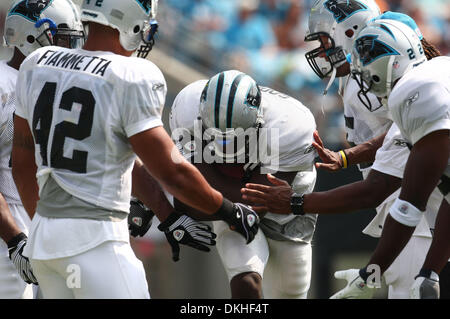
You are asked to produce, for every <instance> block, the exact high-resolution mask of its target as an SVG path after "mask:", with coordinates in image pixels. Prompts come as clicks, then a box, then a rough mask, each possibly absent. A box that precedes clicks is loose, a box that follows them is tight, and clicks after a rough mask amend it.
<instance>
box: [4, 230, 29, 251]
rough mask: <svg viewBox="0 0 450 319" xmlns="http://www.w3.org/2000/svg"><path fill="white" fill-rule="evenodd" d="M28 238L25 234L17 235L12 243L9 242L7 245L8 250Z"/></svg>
mask: <svg viewBox="0 0 450 319" xmlns="http://www.w3.org/2000/svg"><path fill="white" fill-rule="evenodd" d="M26 238H27V235H25V234H24V233H20V234H17V235H16V236H14V237H13V238H12V239H11V240H10V241H8V243H7V245H8V248H11V247H15V246H17V244H18V243H20V241H22V240H23V239H26Z"/></svg>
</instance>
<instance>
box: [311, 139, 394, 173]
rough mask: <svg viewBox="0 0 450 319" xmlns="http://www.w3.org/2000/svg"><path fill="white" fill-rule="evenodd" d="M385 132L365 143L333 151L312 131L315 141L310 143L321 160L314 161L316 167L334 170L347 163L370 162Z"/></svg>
mask: <svg viewBox="0 0 450 319" xmlns="http://www.w3.org/2000/svg"><path fill="white" fill-rule="evenodd" d="M386 133H387V132H386ZM386 133H384V134H381V135H380V136H377V137H375V138H373V139H371V140H370V141H367V142H365V143H362V144H359V145H356V146H354V147H350V148H347V149H345V150H341V151H339V152H334V151H331V150H329V149H327V148H325V147H324V145H323V142H322V139H321V138H320V136H319V133H318V132H317V131H316V132H314V140H315V142H313V143H312V145H313V146H314V148H315V149H316V150H317V153H318V154H319V157H320V160H321V161H322V163H316V168H318V169H324V170H327V171H330V172H334V171H338V170H340V169H342V168H346V167H348V166H349V165H356V164H362V163H371V162H373V161H375V154H376V153H377V150H378V149H379V148H380V147H381V145H383V141H384V137H385V136H386ZM341 152H343V153H344V154H342V153H341Z"/></svg>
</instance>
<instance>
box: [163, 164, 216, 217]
mask: <svg viewBox="0 0 450 319" xmlns="http://www.w3.org/2000/svg"><path fill="white" fill-rule="evenodd" d="M175 165H177V169H176V174H173V175H171V176H170V177H169V178H168V179H167V180H164V181H162V183H163V186H164V188H165V189H166V190H167V191H169V193H171V194H172V195H173V196H174V197H176V198H177V199H178V200H180V201H181V202H183V203H185V204H186V205H188V206H191V207H193V208H195V209H198V210H199V211H201V212H203V213H206V214H209V215H211V214H214V213H215V212H217V211H218V210H219V208H220V206H221V204H222V201H223V196H222V194H221V193H220V192H218V191H217V190H215V189H214V188H212V187H211V186H210V185H209V184H208V182H207V181H206V179H205V178H204V177H203V175H202V174H201V173H200V171H199V170H198V169H196V168H195V167H194V166H193V165H192V164H190V163H188V162H186V161H185V162H183V163H179V164H175Z"/></svg>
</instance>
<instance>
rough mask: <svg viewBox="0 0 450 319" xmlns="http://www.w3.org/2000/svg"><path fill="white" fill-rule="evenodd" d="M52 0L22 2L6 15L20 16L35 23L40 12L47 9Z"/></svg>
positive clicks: (27, 0) (26, 0)
mask: <svg viewBox="0 0 450 319" xmlns="http://www.w3.org/2000/svg"><path fill="white" fill-rule="evenodd" d="M52 1H53V0H23V1H21V2H19V3H18V4H17V5H16V6H15V7H14V8H12V9H11V11H10V12H9V14H8V15H15V14H16V15H21V16H23V17H25V18H26V19H28V20H30V21H32V22H37V21H38V20H39V19H40V16H41V13H42V11H44V10H45V9H47V7H48V6H49V5H50V3H51V2H52Z"/></svg>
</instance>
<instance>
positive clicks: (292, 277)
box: [213, 221, 312, 299]
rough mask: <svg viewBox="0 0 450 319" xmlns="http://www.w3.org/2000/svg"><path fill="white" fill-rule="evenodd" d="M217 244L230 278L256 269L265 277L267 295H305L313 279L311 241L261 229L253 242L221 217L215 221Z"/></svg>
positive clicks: (293, 296) (303, 296)
mask: <svg viewBox="0 0 450 319" xmlns="http://www.w3.org/2000/svg"><path fill="white" fill-rule="evenodd" d="M213 225H214V232H215V233H216V234H217V239H216V242H217V244H216V246H217V250H218V253H219V256H220V258H221V260H222V264H223V265H224V268H225V271H226V273H227V275H228V280H229V281H231V279H232V278H233V277H234V276H236V275H238V274H241V273H245V272H256V273H258V274H259V275H260V276H261V278H263V294H264V298H271V299H287V298H292V299H305V298H306V297H307V293H308V290H309V287H310V282H311V264H312V249H311V244H310V243H296V242H290V241H276V240H272V239H270V238H267V237H266V236H265V235H264V233H263V232H262V231H261V230H259V231H258V233H257V234H256V236H255V238H254V239H253V241H252V242H251V243H250V244H248V245H247V244H246V242H245V239H244V237H242V235H240V234H239V233H237V232H235V231H232V230H230V229H229V227H228V225H227V224H226V223H224V222H221V221H214V222H213Z"/></svg>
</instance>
